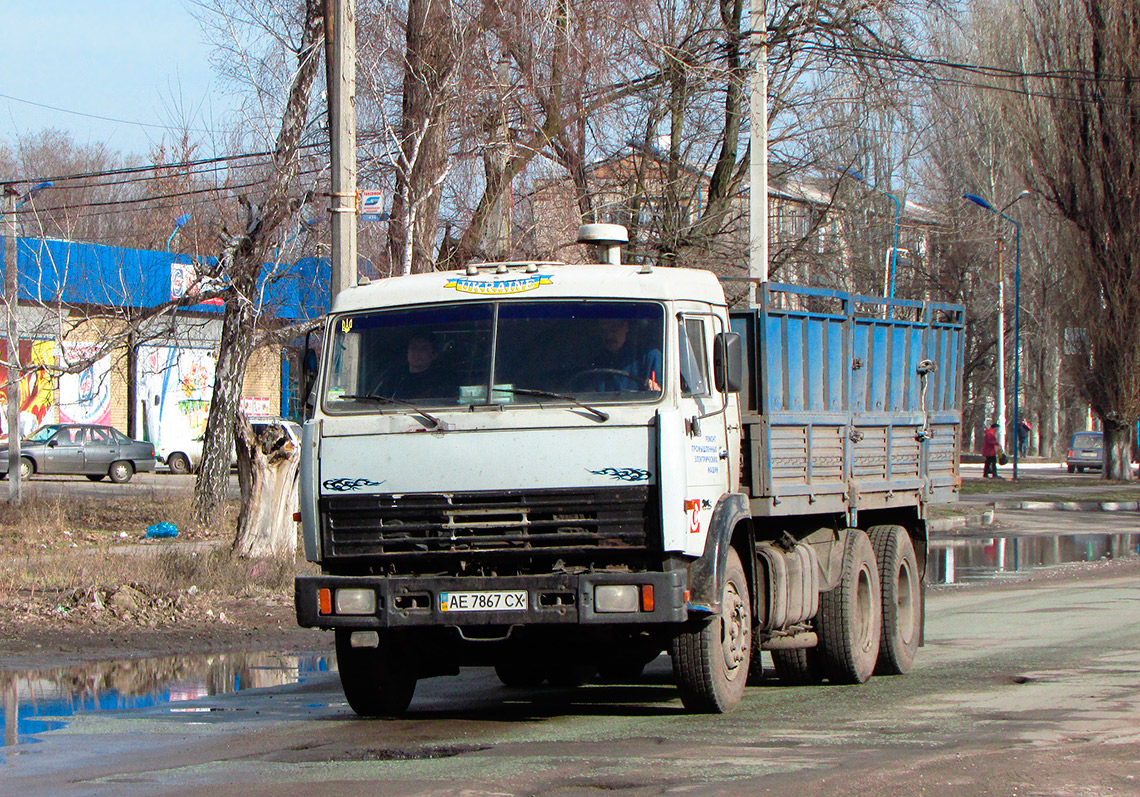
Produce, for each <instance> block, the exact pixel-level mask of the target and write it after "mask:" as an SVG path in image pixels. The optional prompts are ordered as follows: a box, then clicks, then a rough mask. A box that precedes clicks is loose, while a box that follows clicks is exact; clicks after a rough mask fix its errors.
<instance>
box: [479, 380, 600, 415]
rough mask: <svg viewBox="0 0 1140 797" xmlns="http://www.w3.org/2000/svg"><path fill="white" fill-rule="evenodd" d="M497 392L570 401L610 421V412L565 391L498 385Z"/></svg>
mask: <svg viewBox="0 0 1140 797" xmlns="http://www.w3.org/2000/svg"><path fill="white" fill-rule="evenodd" d="M495 392H496V393H511V394H513V395H516V396H534V397H535V398H548V399H555V400H556V401H568V402H570V403H571V404H573V405H574V406H575V407H580V408H581V409H584V410H585V411H586V412H589V413H592V414H594V415H596V416H597V417H598V419H599V420H602V421H608V420H609V419H610V415H609V413H608V412H603V411H602V410H599V409H598V408H597V407H591V406H590V405H589V404H586V403H583V402H581V401H579V400H578V399H576V398H574V397H573V396H567V395H565V394H563V393H551V392H550V391H549V390H535V389H534V388H529V387H507V388H503V387H496V388H495Z"/></svg>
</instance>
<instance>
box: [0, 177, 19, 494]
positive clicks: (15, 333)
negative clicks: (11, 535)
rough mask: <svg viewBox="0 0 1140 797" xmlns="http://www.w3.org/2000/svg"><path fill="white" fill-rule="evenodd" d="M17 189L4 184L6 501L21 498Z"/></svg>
mask: <svg viewBox="0 0 1140 797" xmlns="http://www.w3.org/2000/svg"><path fill="white" fill-rule="evenodd" d="M19 198H20V192H19V191H17V190H16V189H15V187H14V186H12V185H6V186H4V302H5V304H6V305H7V311H8V325H7V326H8V382H7V390H8V503H9V504H11V505H12V506H19V505H20V502H21V501H22V500H23V490H22V489H21V488H22V486H23V485H21V484H20V329H19V327H18V326H17V325H16V308H17V307H18V305H19V297H18V296H17V295H16V291H17V285H18V283H17V280H16V252H17V250H16V202H17V200H18V199H19Z"/></svg>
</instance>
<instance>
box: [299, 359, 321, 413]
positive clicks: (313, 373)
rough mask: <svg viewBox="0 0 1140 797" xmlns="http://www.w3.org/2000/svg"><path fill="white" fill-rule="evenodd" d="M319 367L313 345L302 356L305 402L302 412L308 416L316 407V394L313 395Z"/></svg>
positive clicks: (302, 388) (302, 382)
mask: <svg viewBox="0 0 1140 797" xmlns="http://www.w3.org/2000/svg"><path fill="white" fill-rule="evenodd" d="M319 367H320V364H319V361H318V360H317V352H316V349H313V348H312V347H310V348H308V349H306V350H305V356H304V357H302V358H301V400H302V401H303V402H304V411H303V413H302V414H303V415H304V416H305V417H306V418H311V417H312V416H313V410H314V409H315V408H316V396H314V395H313V388H314V387H315V386H316V384H317V369H318V368H319Z"/></svg>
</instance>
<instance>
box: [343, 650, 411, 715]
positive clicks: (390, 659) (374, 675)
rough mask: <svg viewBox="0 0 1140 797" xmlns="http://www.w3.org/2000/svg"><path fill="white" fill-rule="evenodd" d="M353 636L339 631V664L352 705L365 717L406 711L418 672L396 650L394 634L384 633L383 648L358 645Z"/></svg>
mask: <svg viewBox="0 0 1140 797" xmlns="http://www.w3.org/2000/svg"><path fill="white" fill-rule="evenodd" d="M351 635H352V632H351V631H349V630H345V629H337V631H336V663H337V669H338V670H339V671H340V685H341V688H342V689H343V690H344V696H345V698H346V699H347V700H348V705H349V706H350V707H351V708H352V710H353V711H354V712H355V713H357V714H359V715H360V716H362V717H391V716H396V715H398V714H403V713H404V711H406V710H407V708H408V705H409V704H410V703H411V702H412V695H413V694H414V693H415V691H416V676H415V673H414V672H412V670H411V669H410V668H409V667H408V666H407V663H406V662H404V661H401V660H400V658H399V656H398V655H397V654H396V653H395V651H393V650H392V643H391V637H390V636H388V635H386V634H384V633H383V632H381V634H380V645H379V647H375V648H354V647H353V646H352V644H351V642H350V639H351Z"/></svg>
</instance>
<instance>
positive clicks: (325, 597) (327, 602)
mask: <svg viewBox="0 0 1140 797" xmlns="http://www.w3.org/2000/svg"><path fill="white" fill-rule="evenodd" d="M317 611H318V612H320V613H321V614H332V590H331V589H328V588H322V589H319V590H317Z"/></svg>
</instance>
